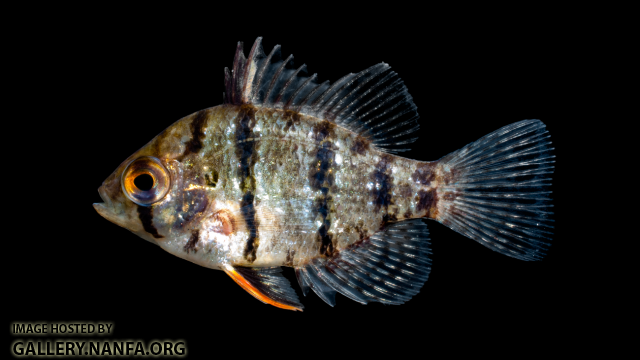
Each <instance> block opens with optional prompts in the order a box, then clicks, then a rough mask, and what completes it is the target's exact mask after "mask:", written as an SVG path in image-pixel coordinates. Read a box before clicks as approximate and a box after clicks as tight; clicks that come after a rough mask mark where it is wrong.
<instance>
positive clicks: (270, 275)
mask: <svg viewBox="0 0 640 360" xmlns="http://www.w3.org/2000/svg"><path fill="white" fill-rule="evenodd" d="M222 270H224V272H225V273H227V275H229V276H231V278H232V279H233V280H234V281H235V282H236V283H237V284H238V285H240V286H241V287H242V288H243V289H245V290H246V291H247V292H248V293H249V294H251V295H253V297H255V298H256V299H258V300H260V301H262V302H263V303H265V304H269V305H273V306H275V307H279V308H281V309H286V310H296V311H302V309H303V308H304V306H302V304H301V303H300V300H298V295H296V293H295V291H294V290H293V289H292V288H291V284H290V283H289V280H287V279H286V278H285V277H284V276H282V273H281V269H280V268H279V267H271V268H248V267H242V266H231V265H228V264H227V265H225V266H224V267H223V268H222Z"/></svg>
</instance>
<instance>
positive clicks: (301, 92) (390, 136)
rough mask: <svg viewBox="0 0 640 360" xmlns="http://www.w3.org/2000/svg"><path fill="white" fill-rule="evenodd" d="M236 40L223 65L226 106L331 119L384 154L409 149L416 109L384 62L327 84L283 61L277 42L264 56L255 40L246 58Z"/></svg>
mask: <svg viewBox="0 0 640 360" xmlns="http://www.w3.org/2000/svg"><path fill="white" fill-rule="evenodd" d="M242 47H243V44H242V42H239V43H238V47H237V48H236V55H235V58H234V61H233V71H232V72H230V71H229V69H228V68H225V89H226V92H225V95H224V103H225V104H235V105H241V104H252V105H255V106H260V107H268V108H274V109H281V110H292V111H297V112H299V113H301V114H304V115H308V116H314V117H317V118H319V119H323V120H327V121H330V122H333V123H335V124H337V125H339V126H342V127H344V128H347V129H349V130H351V131H353V132H356V133H357V134H359V135H361V136H364V137H366V138H368V139H370V140H371V141H372V143H373V145H374V146H375V147H377V148H379V149H381V150H384V151H387V152H392V153H393V152H400V151H407V150H409V149H407V148H404V145H406V144H409V143H412V142H414V141H415V140H417V137H415V136H412V133H413V132H415V131H416V130H417V129H418V128H419V125H418V112H417V108H416V106H415V104H414V103H413V100H412V98H411V95H409V92H408V91H407V87H406V86H405V85H404V83H403V82H402V80H400V78H399V77H398V75H397V74H396V73H395V72H393V71H392V70H391V67H390V66H389V65H388V64H385V63H380V64H377V65H374V66H372V67H370V68H368V69H366V70H364V71H361V72H359V73H357V74H348V75H346V76H344V77H343V78H341V79H340V80H338V81H336V82H335V83H333V84H329V82H328V81H325V82H323V83H318V81H317V76H316V74H313V75H311V76H307V75H306V65H302V66H300V67H299V68H297V69H296V68H294V66H293V56H289V57H287V58H286V59H282V55H281V52H280V45H276V46H275V47H274V48H273V50H272V51H271V52H270V53H269V55H265V53H264V51H263V50H262V38H257V39H256V41H255V43H254V44H253V47H252V48H251V52H250V53H249V57H248V58H245V56H244V52H243V50H242Z"/></svg>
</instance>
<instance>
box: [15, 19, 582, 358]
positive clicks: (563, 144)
mask: <svg viewBox="0 0 640 360" xmlns="http://www.w3.org/2000/svg"><path fill="white" fill-rule="evenodd" d="M405 10H407V11H408V12H410V11H409V10H408V9H405ZM456 14H457V13H456V12H452V13H439V12H435V13H431V14H429V15H425V16H424V17H421V16H417V15H416V16H414V17H411V18H401V19H396V20H394V21H393V22H389V19H388V18H387V17H386V16H385V14H384V11H383V10H380V11H377V12H376V15H375V16H366V17H365V16H363V17H362V18H359V19H357V20H356V19H354V18H349V19H340V18H336V19H327V18H322V19H318V18H316V17H314V15H310V14H307V15H305V16H304V17H300V18H298V19H297V20H296V21H295V23H294V22H293V21H292V19H289V20H287V21H284V20H282V21H280V22H277V21H272V22H256V23H254V22H251V21H248V20H246V19H242V18H233V19H231V18H227V17H225V15H224V14H216V16H213V15H212V14H207V13H200V14H198V16H196V17H195V18H181V19H180V20H179V21H178V20H176V19H174V18H172V17H166V18H162V19H160V18H158V19H151V20H150V21H149V22H148V23H147V22H142V23H140V22H138V20H139V18H137V17H135V16H133V15H132V16H127V15H117V16H115V15H114V17H113V18H109V19H106V18H105V19H102V18H101V19H97V18H93V17H87V18H82V19H77V22H72V23H68V24H58V26H56V27H55V31H54V32H51V33H48V32H47V31H43V32H42V33H41V34H40V35H41V39H40V41H41V44H42V46H41V47H40V48H39V49H38V51H37V53H38V54H39V55H38V56H39V57H38V58H37V59H40V60H37V59H34V58H30V59H29V61H35V63H37V64H39V65H40V68H39V69H37V70H34V71H35V73H36V74H38V73H41V74H43V76H42V77H38V76H36V78H35V79H34V84H42V87H41V88H40V90H39V92H36V93H33V92H29V93H30V94H34V95H33V97H32V98H31V99H32V103H29V104H27V105H25V107H24V108H23V111H22V114H23V115H26V116H24V117H22V118H23V119H25V120H24V122H23V123H22V124H20V126H26V127H28V133H30V134H31V135H32V137H31V138H28V139H24V141H25V142H27V141H28V142H31V144H32V145H31V146H34V147H35V149H36V151H35V153H34V155H33V156H32V155H29V154H27V155H25V154H20V155H21V157H19V159H22V161H27V162H28V164H31V165H29V166H27V167H25V168H24V169H25V170H24V172H23V175H24V176H25V178H26V180H25V181H26V183H28V184H30V185H33V186H37V188H38V189H45V191H42V192H41V193H39V194H38V195H37V201H33V202H29V201H27V202H29V204H28V207H29V211H28V212H27V215H26V217H25V218H21V219H20V220H21V221H24V222H21V225H20V228H21V235H20V236H19V237H18V238H15V241H12V242H10V243H9V245H8V246H9V248H8V249H7V250H5V251H6V252H5V254H7V259H6V260H5V261H7V263H8V265H9V266H10V268H11V269H12V270H11V272H10V274H11V276H7V277H6V280H5V286H6V288H7V289H11V291H10V292H11V296H9V297H8V298H9V306H8V307H7V308H6V309H8V311H7V312H6V315H8V316H9V321H7V324H8V323H9V322H11V321H65V322H70V321H110V322H113V323H115V332H114V334H113V336H111V337H110V338H111V339H113V340H116V339H146V340H151V339H160V340H164V339H169V340H178V339H184V340H186V342H187V348H188V352H189V354H191V355H194V354H201V355H205V354H206V355H210V356H211V355H212V354H213V355H215V354H216V353H217V352H218V351H219V349H226V350H232V351H233V352H235V353H237V354H243V355H242V356H261V355H262V354H275V355H277V356H283V357H284V356H305V354H316V353H318V354H325V355H327V356H329V354H333V353H335V352H336V351H338V349H343V348H344V349H349V350H342V351H346V352H344V353H343V354H344V355H347V354H349V352H348V351H354V352H355V353H354V354H355V355H357V356H363V355H364V353H365V352H368V351H372V350H373V351H376V352H378V351H383V350H384V351H394V352H395V353H396V354H397V355H398V356H406V355H407V354H408V352H409V351H414V350H416V349H417V350H418V351H419V352H420V353H421V354H429V353H430V352H431V351H432V350H433V351H435V349H438V351H442V350H444V351H447V352H448V353H449V354H456V353H458V352H460V351H471V352H474V353H477V354H482V353H494V352H496V351H501V349H505V346H507V345H515V346H516V347H518V348H519V349H520V350H519V351H521V352H522V353H529V352H532V351H539V350H542V351H545V350H548V349H551V346H555V345H559V344H565V346H566V343H567V341H569V340H568V338H567V334H568V333H572V332H573V329H576V328H578V327H580V324H582V322H583V321H584V320H583V317H582V308H581V306H580V304H581V302H582V300H583V298H582V292H583V290H584V289H583V283H582V280H581V277H582V276H583V275H582V273H581V271H582V270H581V268H580V267H578V266H576V264H577V261H578V260H579V259H580V257H581V256H582V254H581V251H582V250H581V249H582V248H583V247H579V246H577V245H576V242H577V241H578V239H577V236H576V233H575V232H574V227H575V223H574V224H572V223H573V222H574V221H575V219H574V214H573V213H574V211H575V205H573V204H572V201H571V200H570V199H569V196H570V194H571V193H572V189H571V183H572V180H571V176H572V175H571V174H572V172H574V171H575V166H576V165H575V163H574V162H573V160H572V159H574V158H575V157H576V154H577V151H578V150H577V149H576V146H575V141H576V138H577V137H579V133H576V131H577V130H576V127H575V125H576V123H577V121H578V120H577V115H576V114H575V111H576V107H577V105H576V99H575V97H576V91H578V89H579V88H580V87H581V86H583V85H584V81H585V80H583V78H582V77H581V71H582V70H581V67H580V66H576V59H577V58H578V57H579V55H580V54H581V53H582V52H583V51H586V50H585V49H584V48H583V45H582V42H581V41H580V35H579V34H577V33H576V32H575V31H574V30H572V29H571V28H570V27H569V26H568V25H567V27H565V26H564V25H562V24H561V21H560V20H559V19H554V18H551V17H542V18H536V19H528V18H526V17H523V16H524V15H522V14H520V13H519V15H517V16H515V17H513V18H512V19H511V18H510V19H511V20H509V19H507V18H504V19H500V18H499V17H498V18H496V19H493V18H491V19H489V18H486V19H479V18H475V20H474V16H473V14H471V15H470V16H469V17H468V18H464V19H462V18H459V17H458V16H457V15H456ZM150 16H151V15H150ZM469 19H471V21H470V20H469ZM534 20H535V25H533V22H532V21H534ZM220 21H224V22H225V23H224V24H226V25H224V24H222V25H221V24H217V23H218V22H220ZM231 23H233V24H234V25H233V26H231V25H229V24H231ZM321 24H323V26H320V25H321ZM257 36H263V37H264V39H263V46H264V48H265V51H266V52H268V51H270V50H271V48H272V47H273V46H274V45H276V44H281V45H282V51H283V55H285V56H286V55H288V54H294V56H295V63H296V64H302V63H306V64H307V66H308V70H309V72H310V73H316V72H317V73H318V74H319V79H320V80H322V81H324V80H330V81H332V82H333V81H335V80H337V79H339V78H340V77H342V76H343V75H345V74H346V73H349V72H358V71H360V70H363V69H365V68H367V67H369V66H371V65H374V64H376V63H379V62H386V63H388V64H390V65H391V66H392V68H393V69H394V70H395V71H396V72H397V73H398V74H399V75H400V77H401V78H402V79H403V80H404V82H405V84H406V86H407V87H408V89H409V92H410V94H411V95H412V96H413V98H414V102H415V103H416V105H417V106H418V112H419V114H420V117H421V120H420V123H421V129H420V140H419V141H418V142H417V143H416V144H414V145H413V150H412V151H411V152H408V153H405V154H403V155H404V156H406V157H409V158H413V159H417V160H436V159H438V158H440V157H441V156H444V155H446V154H448V153H449V152H451V151H454V150H456V149H458V148H460V147H462V146H464V145H466V144H467V143H469V142H472V141H474V140H477V139H478V138H480V137H481V136H483V135H485V134H488V133H489V132H492V131H494V130H496V129H498V128H500V127H502V126H505V125H508V124H510V123H513V122H516V121H519V120H523V119H532V118H534V119H535V118H538V119H541V120H542V121H543V122H544V123H545V124H546V125H547V128H548V130H549V132H550V133H551V136H552V138H551V139H552V141H553V142H554V146H555V147H556V150H555V154H556V156H557V163H556V167H557V168H556V171H555V174H554V182H553V186H552V190H553V191H554V195H553V197H554V205H555V208H554V211H555V221H556V229H555V236H554V241H553V244H552V246H551V248H550V251H549V253H548V255H547V257H545V258H544V259H543V260H542V261H539V262H523V261H519V260H515V259H512V258H509V257H506V256H503V255H500V254H498V253H496V252H493V251H491V250H488V249H486V248H484V247H483V246H481V245H479V244H477V243H475V242H474V241H472V240H469V239H466V238H464V237H463V236H461V235H458V234H457V233H455V232H453V231H451V230H449V229H448V228H446V227H444V226H443V225H440V224H438V223H436V222H429V230H430V233H431V240H432V250H433V265H432V272H431V275H430V277H429V280H428V282H427V283H426V284H425V285H424V287H423V288H422V290H421V292H420V293H419V294H418V295H417V296H415V297H414V298H413V299H412V300H411V301H409V302H408V303H406V304H404V305H401V306H384V305H381V304H378V303H374V304H369V305H366V306H363V305H360V304H358V303H355V302H353V301H351V300H349V299H347V298H345V297H343V296H341V295H337V305H336V306H335V307H334V308H331V307H330V306H328V305H326V304H325V303H323V302H322V301H321V300H320V299H319V298H318V297H317V296H316V295H315V294H314V293H310V294H309V295H308V296H307V297H306V298H302V302H303V304H304V306H305V311H304V312H302V313H299V312H290V311H284V310H280V309H277V308H275V307H271V306H268V305H264V304H262V303H260V302H259V301H257V300H256V299H254V298H253V297H251V296H250V295H249V294H247V293H246V292H245V291H244V290H242V289H241V288H240V287H239V286H237V285H236V284H235V283H234V282H233V281H232V280H231V279H230V278H228V277H227V276H226V275H225V274H224V273H223V272H221V271H214V270H210V269H206V268H202V267H199V266H197V265H194V264H192V263H190V262H187V261H184V260H181V259H179V258H177V257H175V256H172V255H170V254H168V253H165V252H164V251H163V250H162V249H160V248H159V247H156V246H153V245H151V244H149V243H148V242H146V241H144V240H142V239H140V238H138V237H136V236H135V235H133V234H132V233H130V232H128V231H127V230H125V229H122V228H119V227H118V226H116V225H114V224H112V223H110V222H108V221H107V220H105V219H103V218H102V217H100V216H99V215H98V214H97V213H96V212H95V210H94V209H93V207H92V203H94V202H101V199H100V197H99V196H98V192H97V189H98V187H99V186H100V184H101V183H102V181H103V180H104V179H105V178H106V177H107V176H108V175H109V174H110V173H111V172H112V171H113V170H114V169H115V168H116V167H117V166H118V165H119V164H120V163H121V162H122V161H123V160H124V159H125V158H126V157H127V156H129V155H130V154H131V153H133V152H134V151H136V150H137V149H139V148H140V147H142V146H143V145H144V144H145V143H146V142H148V141H149V140H151V139H152V138H153V137H154V136H155V135H157V134H158V133H159V132H161V131H162V130H163V129H165V128H166V127H168V126H169V125H171V124H172V123H173V122H174V121H176V120H178V119H180V118H181V117H183V116H186V115H188V114H191V113H193V112H196V111H198V110H201V109H204V108H208V107H212V106H216V105H219V104H221V103H222V93H223V90H224V87H223V69H224V67H225V66H227V67H231V65H232V61H233V55H234V51H235V47H236V43H237V41H243V42H244V43H245V45H244V48H245V54H246V53H248V51H249V50H250V47H251V45H252V43H253V41H254V40H255V38H256V37H257ZM45 74H46V75H45ZM25 91H27V92H28V91H29V90H28V89H26V90H25ZM36 108H37V110H35V109H36ZM33 139H36V140H35V145H33V144H34V143H33V142H32V141H33ZM34 162H35V163H36V164H37V167H35V166H33V164H34ZM34 184H35V185H34ZM23 201H24V200H23ZM580 241H588V239H586V240H584V239H583V240H580ZM582 245H583V246H584V243H582ZM285 275H286V276H287V277H288V278H289V279H290V281H291V282H292V285H293V286H294V288H295V289H296V291H297V292H298V294H300V296H301V297H302V295H301V293H300V291H299V287H298V285H297V282H296V280H295V276H294V275H293V271H292V270H291V269H285ZM12 339H15V338H12ZM298 346H300V347H301V348H302V350H298V349H296V350H294V349H293V348H294V347H298Z"/></svg>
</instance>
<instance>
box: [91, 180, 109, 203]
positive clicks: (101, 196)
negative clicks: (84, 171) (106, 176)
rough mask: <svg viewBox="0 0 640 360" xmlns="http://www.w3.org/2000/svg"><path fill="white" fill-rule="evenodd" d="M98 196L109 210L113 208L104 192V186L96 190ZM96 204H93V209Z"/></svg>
mask: <svg viewBox="0 0 640 360" xmlns="http://www.w3.org/2000/svg"><path fill="white" fill-rule="evenodd" d="M98 194H100V198H101V199H102V201H104V204H105V206H107V207H109V208H111V207H113V206H112V204H111V198H109V196H107V193H106V190H105V188H104V184H103V185H102V186H100V187H99V188H98ZM96 204H98V203H96ZM96 204H93V207H94V208H95V205H96Z"/></svg>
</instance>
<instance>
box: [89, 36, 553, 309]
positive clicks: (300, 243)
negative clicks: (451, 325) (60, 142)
mask: <svg viewBox="0 0 640 360" xmlns="http://www.w3.org/2000/svg"><path fill="white" fill-rule="evenodd" d="M224 84H225V87H226V91H225V92H224V96H223V98H224V103H223V104H222V105H219V106H216V107H212V108H209V109H205V110H201V111H198V112H196V113H194V114H192V115H189V116H186V117H184V118H182V119H180V120H178V121H177V122H175V123H174V124H173V125H171V126H170V127H168V128H167V129H166V130H164V131H163V132H162V133H160V134H159V135H158V136H156V137H155V138H154V139H153V140H151V141H150V142H149V143H148V144H147V145H145V146H144V147H143V148H142V149H140V150H138V151H137V152H135V153H134V154H133V155H131V156H130V157H129V158H127V159H126V160H125V161H124V162H123V163H122V164H121V165H120V166H119V167H118V168H117V169H116V170H115V171H114V172H113V174H111V176H109V177H108V178H107V179H106V180H105V181H104V182H103V184H102V186H100V188H99V190H98V191H99V193H100V197H101V198H102V199H103V201H104V203H97V204H94V207H95V209H96V210H97V211H98V213H99V214H100V215H102V216H103V217H105V218H106V219H107V220H109V221H111V222H113V223H115V224H117V225H119V226H122V227H124V228H126V229H128V230H130V231H131V232H133V233H135V234H137V235H138V236H140V237H142V238H143V239H145V240H148V241H150V242H152V243H154V244H156V245H159V246H160V247H162V248H163V249H164V250H166V251H168V252H169V253H172V254H174V255H176V256H179V257H181V258H183V259H186V260H189V261H191V262H193V263H196V264H198V265H202V266H205V267H208V268H212V269H220V270H223V271H224V272H226V273H227V274H228V275H229V276H231V278H233V280H235V281H236V282H237V283H238V284H239V285H240V286H242V287H243V288H244V289H245V290H246V291H248V292H249V293H250V294H251V295H253V296H255V297H256V298H258V299H259V300H261V301H263V302H265V303H268V304H271V305H274V306H277V307H280V308H283V309H289V310H301V309H302V308H303V306H302V304H301V303H300V301H299V299H298V297H297V296H296V293H295V291H294V290H293V289H292V288H291V285H290V284H289V282H288V281H287V280H286V278H285V277H283V276H282V273H281V270H280V269H281V267H282V266H289V267H293V268H294V269H295V274H296V277H297V280H298V282H299V284H300V286H301V288H302V291H303V293H304V294H305V295H306V294H307V292H308V291H309V289H312V290H313V291H314V292H315V293H316V294H317V295H318V296H320V297H321V298H322V299H323V300H324V301H325V302H327V303H328V304H329V305H332V306H333V305H334V304H335V294H336V292H339V293H341V294H343V295H345V296H346V297H348V298H350V299H353V300H355V301H358V302H360V303H364V304H366V303H367V302H371V301H375V302H381V303H385V304H401V303H403V302H405V301H407V300H409V299H410V298H411V297H412V296H414V295H415V294H417V293H418V291H419V290H420V288H421V287H422V285H423V284H424V282H425V281H426V280H427V277H428V276H429V272H430V270H431V261H430V250H429V237H428V235H429V234H428V231H427V224H426V223H425V221H424V219H433V220H436V221H438V222H440V223H442V224H444V225H445V226H447V227H449V228H451V229H453V230H455V231H457V232H459V233H461V234H463V235H465V236H467V237H469V238H471V239H473V240H476V241H477V242H479V243H481V244H482V245H484V246H486V247H488V248H490V249H492V250H495V251H497V252H500V253H502V254H505V255H508V256H511V257H514V258H518V259H522V260H538V259H541V258H542V257H543V256H544V254H545V251H546V250H547V249H548V247H549V243H550V240H551V238H550V237H551V234H552V233H551V230H552V225H551V224H552V219H550V215H551V214H552V213H551V212H550V208H551V206H552V205H551V203H550V202H551V200H550V193H551V192H550V191H549V185H550V176H551V173H552V172H553V168H554V165H553V163H554V155H552V153H551V151H552V150H553V149H552V148H551V146H550V144H551V142H550V140H549V134H548V133H547V131H546V130H545V125H544V124H543V123H542V122H541V121H539V120H524V121H520V122H516V123H513V124H511V125H507V126H505V127H503V128H501V129H499V130H496V131H494V132H492V133H490V134H489V135H487V136H484V137H483V138H481V139H480V140H478V141H476V142H473V143H471V144H468V145H467V146H465V147H463V148H461V149H460V150H458V151H454V152H453V153H451V154H449V155H446V156H444V157H443V158H441V159H440V160H437V161H432V162H425V161H416V160H411V159H407V158H404V157H401V156H398V155H395V154H396V153H398V152H401V151H404V150H407V146H408V144H410V143H412V142H414V141H415V140H416V138H415V136H414V134H415V131H416V130H417V129H418V126H419V125H418V113H417V111H416V106H415V105H414V103H413V100H412V98H411V96H410V95H409V93H408V91H407V88H406V87H405V85H404V83H403V82H402V81H401V80H400V78H399V77H398V76H397V75H396V73H395V72H393V71H391V69H390V67H389V65H387V64H385V63H380V64H377V65H374V66H372V67H370V68H368V69H366V70H364V71H362V72H360V73H357V74H349V75H347V76H345V77H343V78H341V79H340V80H338V81H336V82H335V83H333V84H329V83H328V82H323V83H320V82H318V81H317V76H316V74H314V75H311V76H307V75H306V71H305V66H304V65H303V66H301V67H299V68H295V67H293V57H292V56H289V57H287V58H282V57H281V53H280V46H275V47H274V49H273V50H272V51H271V52H270V53H269V55H266V54H265V53H264V52H263V50H262V46H261V39H260V38H258V39H257V40H256V42H255V43H254V45H253V47H252V49H251V51H250V53H249V55H248V57H245V55H244V53H243V47H242V43H238V47H237V50H236V53H235V59H234V62H233V69H232V71H229V69H225V81H224Z"/></svg>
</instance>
